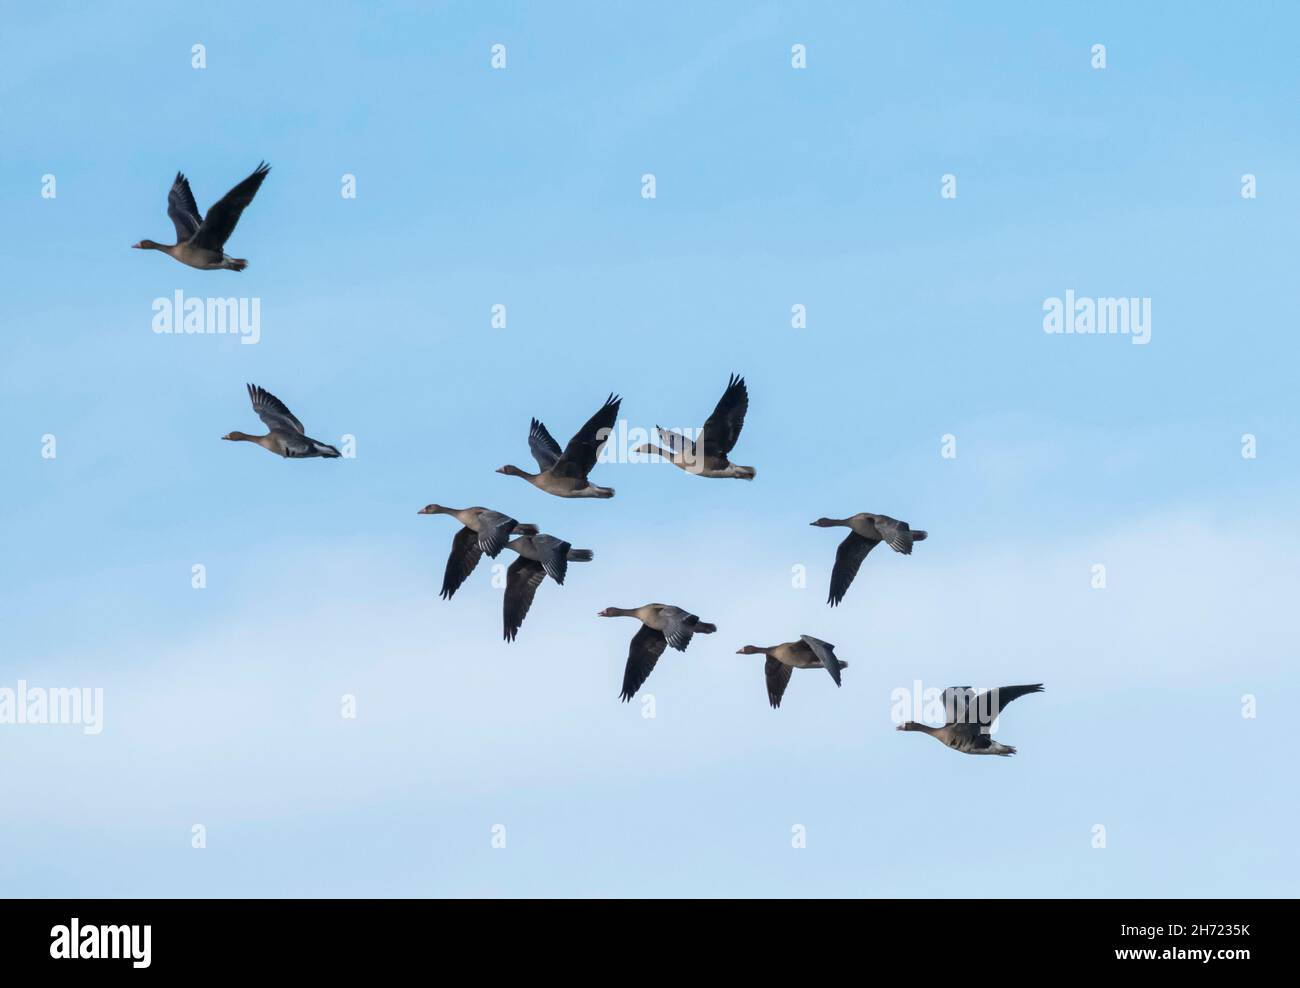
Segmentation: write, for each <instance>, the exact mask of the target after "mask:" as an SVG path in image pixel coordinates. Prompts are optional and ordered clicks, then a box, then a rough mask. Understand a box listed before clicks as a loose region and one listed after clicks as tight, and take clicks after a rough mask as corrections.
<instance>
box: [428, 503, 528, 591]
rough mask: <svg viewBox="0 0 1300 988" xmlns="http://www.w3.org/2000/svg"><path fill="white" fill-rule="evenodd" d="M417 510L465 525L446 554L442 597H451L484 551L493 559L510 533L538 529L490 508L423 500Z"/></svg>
mask: <svg viewBox="0 0 1300 988" xmlns="http://www.w3.org/2000/svg"><path fill="white" fill-rule="evenodd" d="M416 513H417V514H421V515H451V516H452V517H453V518H455V519H456V520H457V521H458V522H460V523H461V525H462V526H464V527H462V528H461V530H460V531H459V532H457V533H456V535H455V537H454V538H453V539H452V540H451V554H450V555H449V556H447V570H446V572H445V573H444V574H443V577H442V592H441V593H440V594H439V596H440V597H442V598H443V599H444V600H451V596H452V594H454V593H455V592H456V591H457V590H459V589H460V585H461V584H462V583H464V582H465V580H466V579H468V578H469V575H470V574H471V573H473V572H474V567H475V566H477V565H478V561H479V559H480V558H482V556H483V554H484V553H487V557H488V558H489V559H496V558H497V554H498V553H499V552H500V551H501V550H502V549H504V548H505V545H506V540H507V539H508V538H509V537H510V536H511V535H512V534H514V535H536V534H537V531H538V530H537V526H536V525H527V524H520V523H519V522H517V521H515V520H514V519H513V518H511V517H510V516H509V515H503V514H502V513H501V512H499V511H493V510H491V509H490V508H444V507H443V506H442V505H441V504H426V505H425V506H424V507H423V508H421V509H420V510H419V511H418V512H416Z"/></svg>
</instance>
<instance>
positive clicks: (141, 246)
mask: <svg viewBox="0 0 1300 988" xmlns="http://www.w3.org/2000/svg"><path fill="white" fill-rule="evenodd" d="M131 246H132V247H134V248H135V249H136V250H165V249H166V248H165V247H164V246H163V245H162V244H160V243H155V242H154V241H152V240H141V241H140V242H139V243H138V244H132V245H131Z"/></svg>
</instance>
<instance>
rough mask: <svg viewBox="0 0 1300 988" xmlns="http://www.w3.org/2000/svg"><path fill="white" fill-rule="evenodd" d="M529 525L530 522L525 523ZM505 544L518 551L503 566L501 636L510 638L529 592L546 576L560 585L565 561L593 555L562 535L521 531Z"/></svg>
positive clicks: (566, 566)
mask: <svg viewBox="0 0 1300 988" xmlns="http://www.w3.org/2000/svg"><path fill="white" fill-rule="evenodd" d="M529 527H533V526H529ZM505 547H506V548H507V549H513V550H514V551H515V552H517V553H519V558H518V559H516V560H515V561H514V562H513V563H511V564H510V568H509V569H507V570H506V596H505V600H504V602H503V604H502V608H501V613H502V617H503V618H504V619H505V638H506V641H508V642H512V641H514V640H515V636H516V635H518V634H519V626H520V625H522V624H523V623H524V618H525V617H526V616H527V614H528V608H530V607H532V606H533V595H534V594H536V593H537V588H538V587H539V586H541V585H542V580H544V579H545V578H546V577H548V576H549V577H550V578H551V579H552V580H554V581H555V582H556V583H558V584H559V585H560V586H564V574H565V573H566V572H567V571H568V569H569V563H589V562H591V560H592V559H593V558H594V553H592V551H591V550H590V549H575V548H573V547H572V546H571V545H569V543H568V542H565V541H564V540H563V539H557V538H556V537H555V536H553V535H545V534H541V535H521V536H520V537H519V538H517V539H513V540H511V541H510V542H507V543H506V545H505Z"/></svg>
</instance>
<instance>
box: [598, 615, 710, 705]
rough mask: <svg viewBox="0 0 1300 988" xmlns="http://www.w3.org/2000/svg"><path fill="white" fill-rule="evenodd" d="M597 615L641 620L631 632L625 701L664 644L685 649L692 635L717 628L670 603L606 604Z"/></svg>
mask: <svg viewBox="0 0 1300 988" xmlns="http://www.w3.org/2000/svg"><path fill="white" fill-rule="evenodd" d="M596 616H597V617H634V618H636V619H637V620H638V621H640V622H641V627H640V628H639V629H638V630H637V633H636V634H635V635H633V636H632V644H631V646H630V647H629V648H628V650H627V667H626V668H625V669H624V670H623V692H622V693H620V694H619V699H621V700H622V701H623V702H624V703H626V702H627V701H628V700H630V699H632V697H634V696H636V691H637V690H639V689H640V688H641V684H642V683H644V682H645V681H646V677H647V676H649V675H650V673H651V671H653V669H654V667H655V663H656V662H658V661H659V656H661V655H663V654H664V647H665V646H667V645H671V646H672V647H673V648H675V649H677V651H679V652H685V651H686V646H687V645H689V644H690V643H691V636H692V635H694V634H696V633H697V632H698V633H699V634H701V635H711V634H713V633H714V632H715V631H717V630H718V626H717V625H716V624H707V623H706V622H704V621H701V620H700V619H699V617H697V616H696V615H694V614H691V613H690V612H689V611H684V610H682V609H681V608H680V607H673V606H672V605H671V604H646V605H645V606H644V607H606V608H605V609H604V610H603V611H600V612H599V613H598V614H597V615H596Z"/></svg>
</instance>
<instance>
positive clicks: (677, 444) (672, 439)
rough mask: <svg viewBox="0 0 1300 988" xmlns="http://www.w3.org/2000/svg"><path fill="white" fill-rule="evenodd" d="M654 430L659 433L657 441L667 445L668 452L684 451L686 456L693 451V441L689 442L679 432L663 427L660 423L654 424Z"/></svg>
mask: <svg viewBox="0 0 1300 988" xmlns="http://www.w3.org/2000/svg"><path fill="white" fill-rule="evenodd" d="M655 432H657V433H659V441H660V442H662V443H663V444H664V445H665V446H666V447H668V450H669V451H670V452H673V453H685V454H686V455H687V456H691V455H693V454H694V453H695V443H693V442H691V441H690V440H689V439H687V438H686V437H685V436H683V435H682V434H681V433H680V432H674V431H673V430H672V429H665V428H664V427H663V426H662V425H656V426H655Z"/></svg>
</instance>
